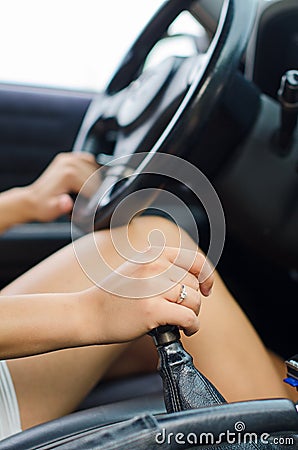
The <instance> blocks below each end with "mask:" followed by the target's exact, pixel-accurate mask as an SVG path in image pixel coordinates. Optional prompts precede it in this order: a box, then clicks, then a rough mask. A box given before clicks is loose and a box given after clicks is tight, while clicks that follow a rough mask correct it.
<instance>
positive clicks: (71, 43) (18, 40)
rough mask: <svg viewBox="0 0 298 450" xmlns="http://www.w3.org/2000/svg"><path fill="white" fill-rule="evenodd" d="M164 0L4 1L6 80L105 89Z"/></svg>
mask: <svg viewBox="0 0 298 450" xmlns="http://www.w3.org/2000/svg"><path fill="white" fill-rule="evenodd" d="M162 3H163V0H150V1H139V0H125V2H124V1H122V0H115V1H113V2H108V1H105V2H104V1H99V0H42V1H40V0H26V1H24V0H1V17H0V42H1V45H0V58H1V71H0V82H4V83H17V84H19V83H20V84H29V85H32V84H33V85H40V86H53V87H62V88H71V89H78V90H90V91H98V90H101V89H102V88H103V87H104V86H105V84H106V82H107V81H108V79H109V77H110V76H111V75H112V73H113V71H114V70H115V68H116V67H117V65H118V63H119V62H120V60H121V59H122V57H123V55H124V53H125V52H126V51H127V49H128V48H129V46H130V44H131V43H132V42H133V40H134V39H135V38H136V37H137V35H138V33H139V32H140V30H141V29H142V28H143V27H144V25H145V24H146V23H147V21H148V20H149V18H150V17H151V15H152V14H153V13H154V12H155V11H156V10H157V8H158V7H159V6H160V5H161V4H162Z"/></svg>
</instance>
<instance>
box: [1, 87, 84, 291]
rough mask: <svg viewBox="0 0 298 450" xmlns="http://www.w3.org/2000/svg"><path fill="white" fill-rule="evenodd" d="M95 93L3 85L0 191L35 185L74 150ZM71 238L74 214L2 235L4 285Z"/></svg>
mask: <svg viewBox="0 0 298 450" xmlns="http://www.w3.org/2000/svg"><path fill="white" fill-rule="evenodd" d="M91 97H92V94H90V93H88V94H87V93H80V92H75V91H66V90H56V89H55V90H54V89H46V88H35V87H24V86H13V85H4V84H1V85H0V191H4V190H6V189H9V188H11V187H13V186H23V185H26V184H28V183H31V182H32V181H33V180H34V179H35V178H36V177H37V176H38V175H39V174H40V173H41V172H42V170H43V169H44V168H45V167H46V166H47V165H48V163H49V162H50V161H51V160H52V159H53V157H54V156H55V155H56V154H57V153H59V152H61V151H69V150H71V148H72V145H73V142H74V140H75V137H76V134H77V132H78V129H79V127H80V124H81V122H82V119H83V117H84V114H85V111H86V109H87V107H88V105H89V103H90V101H91ZM69 241H70V226H69V218H65V219H64V220H63V219H62V220H60V221H59V223H57V224H55V223H54V224H27V225H23V226H18V227H16V228H14V229H12V230H10V231H8V232H7V233H5V234H4V235H3V236H1V238H0V264H1V271H0V273H1V275H0V287H3V286H4V285H5V284H7V283H8V282H10V281H11V280H13V279H14V278H15V277H16V276H18V275H19V274H21V273H22V272H24V271H25V270H27V269H28V268H30V267H31V266H32V265H34V264H36V263H37V262H38V261H40V260H41V259H43V258H45V257H46V256H47V255H49V254H50V253H52V252H54V251H55V250H57V249H58V248H60V247H62V246H63V245H65V244H66V243H68V242H69Z"/></svg>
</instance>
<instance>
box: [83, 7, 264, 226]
mask: <svg viewBox="0 0 298 450" xmlns="http://www.w3.org/2000/svg"><path fill="white" fill-rule="evenodd" d="M199 3H200V2H199V0H188V1H185V2H181V0H169V1H167V2H165V3H164V4H163V6H162V7H161V8H160V10H159V11H158V12H157V13H156V14H155V16H154V17H153V18H152V19H151V21H150V22H149V23H148V25H147V27H145V29H144V31H143V32H142V33H141V34H140V36H139V38H138V39H137V40H136V42H135V43H134V44H133V46H132V47H131V49H130V50H129V51H128V53H127V55H126V56H125V58H124V59H123V62H122V63H121V65H120V67H119V69H118V70H117V71H116V73H115V75H114V76H113V78H112V80H111V81H110V82H109V84H108V86H107V88H106V90H105V92H104V93H103V94H101V95H99V96H97V97H96V98H95V99H94V101H93V102H92V103H91V105H90V108H89V110H88V111H87V113H86V116H85V119H84V121H83V124H82V127H81V130H80V131H79V134H78V138H77V140H76V142H75V145H74V150H75V151H89V152H92V153H94V154H95V155H97V156H98V161H99V162H100V163H101V164H108V165H110V166H113V164H114V163H113V161H114V160H115V159H116V158H117V157H119V156H127V157H128V159H129V157H130V156H131V155H135V154H139V153H141V152H145V153H151V154H152V155H154V154H155V153H156V152H162V153H174V154H176V155H178V156H180V155H181V156H185V154H186V151H187V148H188V143H189V142H190V140H195V141H198V139H199V137H200V134H202V131H203V129H204V126H205V125H206V124H207V122H208V120H209V119H210V117H211V114H212V112H213V110H214V109H215V107H216V105H217V104H218V102H219V100H220V98H221V95H222V92H223V90H224V88H225V86H226V85H227V84H228V82H229V79H230V76H231V75H232V74H233V72H235V71H236V70H237V68H238V65H239V63H240V60H241V57H242V53H243V51H244V49H245V46H246V44H247V42H248V39H249V36H250V32H251V29H252V27H253V24H254V17H255V13H256V7H257V0H250V1H249V2H246V1H243V0H222V8H221V13H220V17H219V20H218V25H217V30H216V32H215V33H214V35H213V37H212V38H211V42H210V45H209V48H208V49H207V50H206V51H205V53H202V52H201V50H200V49H199V48H196V47H195V53H193V54H192V55H190V56H183V57H181V56H178V55H174V56H170V57H167V58H165V59H164V60H163V61H162V62H160V63H159V64H157V65H156V66H153V67H147V62H148V55H151V51H152V49H154V48H155V46H156V44H157V43H158V41H159V40H160V39H162V38H163V37H164V36H167V35H168V30H169V29H170V26H171V25H172V23H173V22H174V21H175V19H176V18H177V16H178V15H179V14H180V13H181V12H183V11H184V10H186V11H188V12H189V13H190V14H192V15H193V18H194V20H198V21H199V20H200V18H199V17H198V12H199V8H197V9H196V5H197V4H199ZM200 9H201V8H200ZM186 35H187V33H186ZM194 138H195V139H194ZM140 164H142V170H143V171H144V170H145V169H146V167H145V166H146V164H143V163H142V162H140ZM127 169H128V171H131V170H133V174H134V176H132V177H130V178H131V183H134V184H133V189H136V187H137V183H136V178H137V177H140V176H141V172H142V171H141V170H140V168H138V167H133V168H131V167H128V168H127ZM114 170H115V168H114ZM117 170H120V169H119V168H118V169H117ZM120 172H121V173H120ZM120 172H119V173H118V175H117V177H118V178H117V177H116V175H115V173H113V174H112V172H111V168H108V169H107V170H106V172H105V177H106V178H107V181H106V182H105V180H103V186H104V187H103V188H102V189H105V188H107V186H108V191H109V194H106V195H105V196H104V198H105V200H104V201H103V202H101V203H99V209H102V208H104V209H105V214H104V215H103V214H100V213H98V214H96V220H95V224H94V226H95V228H101V227H103V226H107V224H108V220H109V217H111V216H112V213H113V210H114V209H115V207H116V206H117V202H118V203H119V202H120V201H121V199H122V198H124V197H125V195H126V194H128V193H129V192H131V189H132V185H131V183H130V181H129V180H128V181H127V182H123V183H122V184H121V185H120V187H119V188H118V189H113V188H112V184H113V183H116V182H117V180H118V179H119V176H120V175H121V176H122V177H123V173H124V172H125V168H122V169H121V171H120ZM101 192H102V191H101ZM97 194H98V193H97ZM91 203H92V202H91ZM89 205H90V202H89ZM86 214H87V213H86ZM103 216H104V217H105V219H104V220H102V219H101V217H103Z"/></svg>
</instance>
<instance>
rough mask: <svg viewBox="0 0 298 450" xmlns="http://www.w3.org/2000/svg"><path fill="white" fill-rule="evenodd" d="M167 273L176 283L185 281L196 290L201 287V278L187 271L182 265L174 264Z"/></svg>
mask: <svg viewBox="0 0 298 450" xmlns="http://www.w3.org/2000/svg"><path fill="white" fill-rule="evenodd" d="M167 275H168V276H169V277H170V280H171V281H173V282H175V283H180V284H181V283H183V284H185V285H186V286H189V287H191V288H192V289H194V290H195V291H197V290H199V289H200V283H199V280H198V278H197V277H196V276H195V275H193V274H192V273H189V272H187V271H186V270H184V269H182V268H181V267H178V266H175V265H174V264H172V265H171V267H170V268H169V271H168V273H167Z"/></svg>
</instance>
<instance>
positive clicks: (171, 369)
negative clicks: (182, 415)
mask: <svg viewBox="0 0 298 450" xmlns="http://www.w3.org/2000/svg"><path fill="white" fill-rule="evenodd" d="M149 334H150V335H151V336H152V337H153V340H154V343H155V345H156V347H157V350H158V354H159V367H158V370H159V372H160V375H161V377H162V380H163V386H164V400H165V405H166V409H167V411H168V412H169V413H171V412H176V411H183V410H186V409H197V408H200V407H202V406H211V405H218V404H221V403H226V401H225V399H224V398H223V396H222V395H221V394H220V393H219V392H218V390H217V389H216V388H215V387H214V386H213V385H212V384H211V383H210V381H208V380H207V378H205V377H204V375H202V374H201V373H200V372H199V371H198V370H197V369H196V368H195V367H194V365H193V360H192V357H191V356H190V355H189V354H188V353H187V352H186V351H185V350H184V348H183V345H182V343H181V341H180V332H179V330H178V328H177V327H176V326H171V325H167V326H162V327H158V328H156V329H155V330H153V331H151V332H150V333H149Z"/></svg>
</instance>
